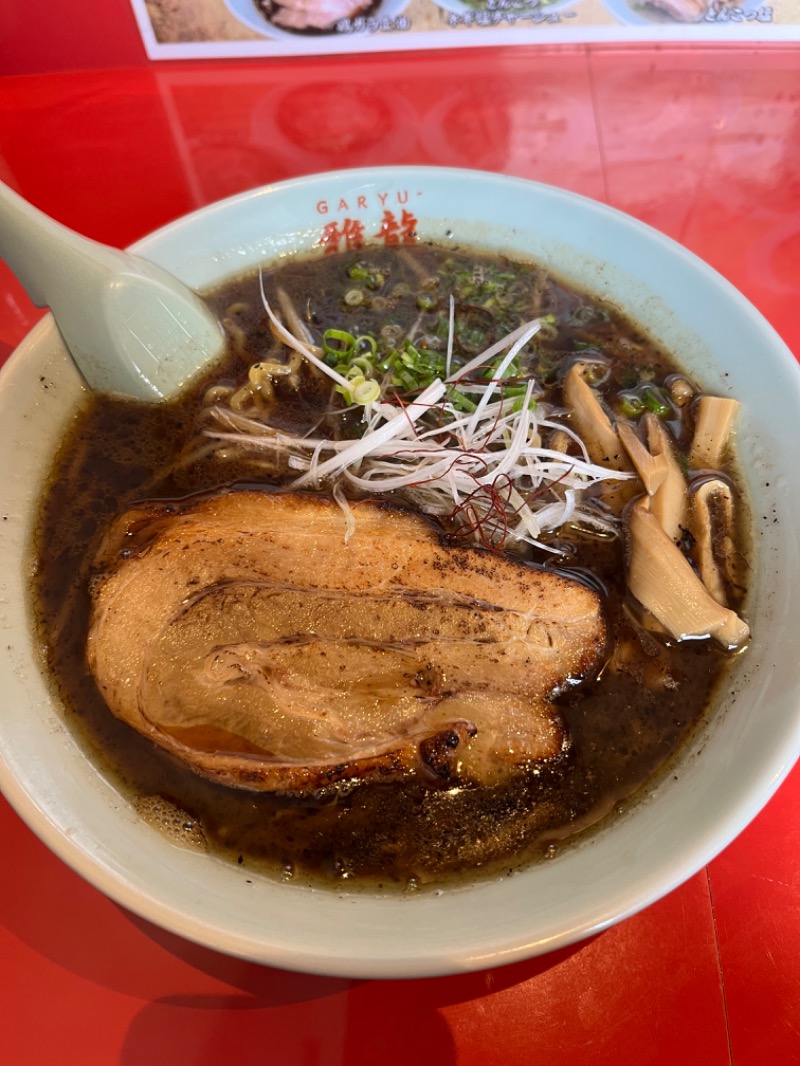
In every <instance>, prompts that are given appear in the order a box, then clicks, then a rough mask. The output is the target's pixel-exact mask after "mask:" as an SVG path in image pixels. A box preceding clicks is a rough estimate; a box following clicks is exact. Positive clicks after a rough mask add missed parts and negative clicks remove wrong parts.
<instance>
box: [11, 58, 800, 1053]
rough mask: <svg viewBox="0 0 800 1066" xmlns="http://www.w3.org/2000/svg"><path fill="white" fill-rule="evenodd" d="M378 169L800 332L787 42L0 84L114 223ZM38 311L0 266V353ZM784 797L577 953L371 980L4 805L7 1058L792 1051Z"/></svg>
mask: <svg viewBox="0 0 800 1066" xmlns="http://www.w3.org/2000/svg"><path fill="white" fill-rule="evenodd" d="M395 162H396V163H409V164H410V163H422V164H446V165H455V166H465V167H479V168H482V169H488V170H494V171H498V172H503V173H507V174H513V175H517V176H521V177H527V178H534V179H537V180H540V181H544V182H548V183H551V184H554V185H558V186H562V187H564V188H566V189H571V190H574V191H576V192H579V193H583V194H585V195H588V196H591V197H594V198H596V199H599V200H602V201H604V202H606V203H609V204H611V205H613V206H614V207H617V208H621V209H622V210H624V211H627V212H629V213H631V214H632V215H634V216H636V217H637V218H640V219H642V220H643V221H645V222H648V223H649V224H651V225H652V226H655V227H657V228H658V229H660V230H662V231H663V232H664V233H666V234H668V235H669V236H671V237H674V238H676V239H677V240H678V241H680V242H682V243H683V244H684V245H686V246H687V247H688V248H690V249H691V250H692V251H694V252H696V253H697V254H698V255H700V256H701V257H702V258H704V259H705V260H706V261H707V262H709V263H710V264H711V265H712V266H714V267H715V268H716V269H717V270H719V271H720V272H721V273H722V274H724V275H725V276H726V277H727V278H728V279H729V280H730V281H732V282H733V283H734V284H735V285H736V286H738V288H739V289H740V290H741V291H742V292H743V293H744V294H745V295H746V296H747V297H748V298H749V299H750V300H751V301H752V302H753V303H754V304H755V306H756V307H757V308H759V310H760V311H761V312H763V314H764V315H765V316H766V317H767V319H768V320H769V321H770V322H771V323H772V325H773V326H774V327H775V328H776V330H777V331H778V332H779V333H780V334H781V336H782V337H783V338H784V340H785V341H786V342H787V344H788V345H789V346H790V348H792V350H793V351H795V352H796V353H800V315H798V313H797V306H798V297H800V291H799V290H800V285H799V283H800V47H797V46H774V47H769V48H762V49H753V48H738V47H733V46H725V47H714V48H707V49H706V48H683V47H673V48H655V47H649V46H633V47H627V48H612V47H589V48H583V47H580V48H578V47H574V48H573V47H570V48H558V49H539V48H517V49H474V50H473V49H468V50H466V51H464V52H461V53H456V52H442V53H424V54H413V53H409V54H407V55H402V54H398V55H382V56H379V57H376V58H365V57H360V58H353V57H347V58H330V59H325V60H323V59H296V60H271V61H265V62H252V63H244V64H240V65H236V64H233V63H224V62H215V63H209V64H194V65H156V66H151V67H143V68H141V69H137V70H118V71H113V72H105V73H103V72H84V73H81V72H74V73H60V74H43V75H33V76H28V77H6V78H0V179H2V180H4V181H6V182H7V183H8V184H10V185H12V186H13V187H14V188H16V189H17V190H18V191H20V192H21V193H22V194H23V195H24V196H26V197H27V198H28V199H29V200H31V201H32V202H33V203H35V204H36V205H37V206H39V207H41V208H42V209H44V210H45V211H47V212H48V213H50V214H51V215H53V216H54V217H56V218H57V219H59V220H60V221H62V222H65V223H67V224H68V225H70V226H73V227H74V228H76V229H78V230H80V231H82V232H84V233H86V234H87V235H89V236H92V237H95V238H97V239H100V240H103V241H106V242H108V243H110V244H117V245H125V244H128V243H129V242H131V241H133V240H135V239H136V238H138V237H140V236H142V235H143V234H145V233H147V232H148V231H150V230H152V229H154V228H156V227H157V226H160V225H162V224H163V223H165V222H168V221H169V220H170V219H172V218H174V217H176V216H178V215H180V214H182V213H184V212H186V211H189V210H192V209H194V208H196V207H198V206H201V205H203V204H206V203H208V202H209V201H212V200H215V199H217V198H219V197H222V196H227V195H229V194H233V193H236V192H239V191H241V190H243V189H247V188H250V187H253V186H256V185H260V184H263V183H268V182H272V181H276V180H279V179H283V178H288V177H293V176H296V175H300V174H306V173H311V172H314V171H318V170H326V169H333V168H340V167H349V166H356V165H369V164H387V163H389V164H390V163H395ZM40 314H41V312H39V311H37V310H35V309H34V308H32V306H31V305H30V303H29V302H28V301H27V299H26V297H25V295H24V293H23V291H22V289H21V287H20V286H19V285H18V284H17V283H16V281H15V279H14V278H13V277H11V276H10V275H9V273H8V272H7V270H5V268H4V267H3V266H2V264H0V358H4V357H5V356H6V355H7V354H8V352H10V351H11V350H12V349H13V347H14V346H15V345H16V344H17V343H18V342H19V340H20V339H21V338H22V337H23V336H24V335H25V333H26V332H27V331H28V329H29V328H30V327H31V325H32V324H33V323H34V322H35V321H36V320H37V319H38V317H39V316H40ZM753 357H754V358H757V357H758V353H753ZM787 446H793V447H796V443H795V442H787ZM799 809H800V769H795V771H794V773H793V774H792V775H790V777H789V779H788V780H787V781H786V782H785V783H784V784H783V786H782V787H781V788H780V790H779V791H778V793H777V795H776V796H775V797H774V799H773V800H772V801H771V802H770V804H769V805H768V806H767V808H766V809H765V810H764V811H763V812H762V813H761V814H760V815H759V817H758V818H757V819H756V820H755V822H754V823H753V824H752V825H751V826H750V827H749V828H748V829H747V830H746V831H745V832H744V833H742V835H741V836H740V837H739V839H737V840H736V841H735V842H734V843H733V844H732V845H731V846H730V847H729V848H728V849H727V850H726V851H725V852H724V853H723V854H722V855H721V856H719V857H718V858H717V859H716V860H715V861H714V862H712V863H711V864H710V866H709V867H708V868H706V869H705V870H703V871H702V872H701V873H699V874H697V875H696V876H695V877H693V878H692V879H691V880H690V881H689V882H688V883H686V884H685V885H683V886H682V887H681V888H679V889H678V890H676V891H675V892H673V893H672V894H671V895H669V896H667V897H666V898H665V899H663V900H661V901H660V902H658V903H656V904H655V905H653V906H651V907H650V908H648V909H647V910H646V911H644V912H643V913H641V914H639V915H637V916H635V917H633V918H631V919H629V920H627V921H625V922H623V923H621V924H619V925H617V926H616V927H615V928H612V929H610V930H608V931H607V932H605V933H603V934H602V935H600V936H598V937H595V938H594V939H592V940H589V941H587V942H584V943H581V944H578V945H576V946H574V947H573V948H571V949H569V950H564V951H560V952H558V953H556V954H553V955H550V956H545V957H542V958H539V959H534V960H531V961H529V962H523V963H518V964H515V965H513V966H510V967H507V968H504V969H494V970H487V971H485V972H482V973H476V974H469V975H463V976H456V977H450V978H437V979H428V980H419V981H406V982H399V981H396V982H369V981H351V980H333V979H328V978H321V977H313V976H304V975H300V974H292V973H284V972H280V971H277V970H271V969H269V968H266V967H259V966H256V965H252V964H248V963H245V962H241V961H237V960H234V959H230V958H227V957H225V956H222V955H217V954H215V953H214V952H212V951H208V950H206V949H203V948H199V947H196V946H193V945H190V944H188V943H185V942H183V941H181V940H179V939H178V938H176V937H174V936H172V935H169V934H166V933H164V932H162V931H160V930H158V929H156V928H155V927H153V926H150V925H148V924H147V923H146V922H144V921H141V920H139V919H137V918H134V917H132V916H131V915H130V914H128V913H126V912H125V911H123V910H122V909H120V908H119V907H117V906H116V905H115V904H113V903H111V902H110V901H109V900H107V899H106V898H105V897H103V896H102V895H100V894H99V893H98V892H97V891H95V890H94V889H93V888H92V887H90V886H89V885H88V884H86V883H85V882H84V881H82V880H81V879H80V878H79V877H78V876H77V875H76V874H74V873H73V872H72V871H71V870H69V869H68V868H67V867H65V866H64V865H62V863H61V862H60V861H59V860H57V859H56V858H55V857H53V856H52V855H51V854H50V853H49V852H48V851H47V850H46V849H45V848H44V846H43V845H42V844H40V843H39V841H38V840H37V839H36V838H35V837H34V836H33V835H32V834H31V832H30V831H29V830H28V829H27V827H26V826H25V825H23V823H22V822H21V821H20V820H19V819H18V818H17V816H16V815H15V814H14V812H13V811H12V810H11V809H10V808H9V807H8V805H7V804H5V802H4V801H2V800H0V833H2V838H1V839H2V855H3V859H2V875H1V876H0V1063H2V1064H3V1066H39V1064H44V1063H51V1062H58V1063H62V1064H72V1063H75V1064H80V1066H107V1064H110V1063H121V1064H123V1066H160V1064H161V1063H170V1064H178V1066H182V1064H198V1066H205V1064H212V1063H221V1062H226V1063H228V1062H230V1063H234V1064H236V1066H249V1064H251V1063H252V1064H256V1063H258V1064H259V1066H263V1064H269V1066H272V1064H277V1066H340V1064H341V1066H344V1064H347V1066H358V1064H361V1063H363V1064H370V1066H372V1064H376V1063H382V1064H394V1063H397V1064H399V1063H403V1064H405V1063H412V1062H413V1063H416V1064H420V1066H425V1064H427V1063H436V1064H437V1066H449V1064H455V1063H457V1064H459V1066H472V1064H475V1066H494V1064H497V1066H515V1064H523V1063H524V1064H528V1063H537V1062H541V1063H546V1064H548V1066H572V1064H584V1063H587V1064H603V1066H605V1064H608V1066H612V1064H613V1066H666V1064H672V1063H678V1062H680V1063H687V1064H690V1066H694V1064H698V1066H700V1064H702V1066H723V1064H726V1066H727V1064H731V1063H732V1064H735V1066H764V1064H772V1066H786V1064H791V1063H800V815H799V814H798V810H799Z"/></svg>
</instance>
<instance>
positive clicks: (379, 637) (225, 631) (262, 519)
mask: <svg viewBox="0 0 800 1066" xmlns="http://www.w3.org/2000/svg"><path fill="white" fill-rule="evenodd" d="M351 506H352V513H353V516H354V518H355V522H356V528H355V533H354V534H353V535H352V536H351V537H350V538H349V539H348V540H347V542H345V530H346V523H345V516H344V514H343V512H342V510H341V509H340V508H339V507H338V506H337V505H336V504H335V503H333V502H331V501H329V500H326V499H324V498H322V497H316V496H304V495H297V494H280V493H270V492H259V491H249V490H248V491H237V492H225V493H220V494H217V495H213V496H206V497H201V498H197V499H195V500H194V501H192V502H189V503H186V504H182V505H177V506H176V505H168V504H154V505H152V506H146V507H140V508H136V509H133V510H131V511H128V512H127V513H125V514H123V515H122V516H121V517H119V518H118V519H117V520H116V522H115V523H114V524H113V526H112V527H111V529H110V530H109V532H108V533H107V535H106V537H105V539H104V542H103V544H102V546H101V550H100V553H99V555H98V559H97V564H98V574H97V576H96V578H95V579H94V582H93V586H92V600H93V605H92V616H91V624H90V631H89V637H88V649H87V650H88V659H89V664H90V667H91V669H92V672H93V674H94V676H95V679H96V681H97V684H98V686H99V688H100V691H101V692H102V694H103V696H104V698H105V700H106V702H107V704H108V706H109V708H110V709H111V711H112V712H113V713H114V714H115V715H117V716H118V717H119V718H121V719H123V720H124V721H126V722H127V723H129V724H130V725H131V726H133V728H134V729H136V730H138V731H139V732H140V733H142V734H144V735H146V736H148V737H150V738H151V739H152V740H153V741H155V743H156V744H158V745H160V746H161V747H163V748H165V749H167V750H168V751H170V752H172V753H173V754H174V755H175V756H177V757H178V758H180V759H182V760H183V761H184V762H186V763H187V764H188V765H189V766H191V767H192V768H193V769H194V770H195V771H197V772H198V773H200V774H203V775H205V776H207V777H209V778H212V779H214V780H217V781H219V782H221V783H223V784H226V785H232V786H237V787H241V788H248V789H254V790H265V791H266V790H269V791H282V792H292V791H311V790H316V789H320V788H324V787H326V786H327V785H330V784H332V783H334V782H336V781H341V780H345V779H353V778H356V779H358V778H368V777H369V778H373V779H374V778H381V777H384V778H385V777H390V776H392V775H404V774H411V773H420V774H422V775H423V776H424V777H425V778H427V779H428V780H430V782H431V783H438V784H447V783H450V782H454V781H465V782H483V783H493V782H497V781H499V780H502V778H503V776H504V775H507V774H508V773H509V771H511V770H513V769H514V768H515V767H518V766H520V765H522V764H526V763H529V762H530V761H531V760H541V759H550V758H554V757H557V756H558V755H560V754H561V753H562V752H563V751H564V750H565V748H566V744H567V741H566V737H565V735H564V731H563V728H562V725H561V723H560V719H559V717H558V715H557V713H556V711H555V708H554V706H553V704H552V702H551V701H552V697H553V696H554V695H555V694H557V693H558V692H560V691H562V690H563V689H564V687H565V686H566V685H568V684H571V683H575V682H577V681H579V680H581V679H582V678H584V677H586V676H587V675H591V674H592V673H593V672H594V671H596V670H597V668H598V666H599V664H600V660H601V657H602V655H603V651H604V648H605V643H606V629H605V621H604V617H603V612H602V608H601V604H600V602H599V597H598V596H597V594H596V593H595V592H594V591H592V590H591V589H589V588H587V587H585V586H584V585H582V584H580V583H578V582H575V581H571V580H570V579H568V578H566V577H563V576H560V575H558V574H555V573H552V572H549V571H544V570H540V569H534V568H532V567H529V566H527V565H525V564H523V563H520V562H515V561H513V560H511V559H509V558H506V557H502V556H498V555H495V554H492V553H489V552H486V551H484V550H481V549H478V548H463V547H452V546H449V545H447V544H445V543H443V541H442V539H441V537H440V535H439V534H438V532H437V530H436V529H435V527H434V526H433V525H432V524H430V523H429V522H428V521H427V520H425V519H424V518H422V517H421V516H419V515H416V514H413V513H410V512H407V511H403V510H399V509H396V508H392V507H388V506H386V505H382V504H376V503H373V502H369V501H363V502H357V503H353V504H352V505H351Z"/></svg>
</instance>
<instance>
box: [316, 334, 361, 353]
mask: <svg viewBox="0 0 800 1066" xmlns="http://www.w3.org/2000/svg"><path fill="white" fill-rule="evenodd" d="M355 346H356V339H355V337H354V336H353V334H352V333H348V332H347V330H344V329H326V330H325V332H324V333H323V334H322V350H323V351H324V352H325V355H329V356H336V358H337V359H340V358H341V357H342V356H344V357H345V359H346V358H347V357H348V356H349V355H351V354H352V352H353V350H354V349H355Z"/></svg>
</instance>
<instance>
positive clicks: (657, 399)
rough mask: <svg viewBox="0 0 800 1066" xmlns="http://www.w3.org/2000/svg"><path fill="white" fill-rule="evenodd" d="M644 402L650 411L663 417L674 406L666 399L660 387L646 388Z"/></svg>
mask: <svg viewBox="0 0 800 1066" xmlns="http://www.w3.org/2000/svg"><path fill="white" fill-rule="evenodd" d="M642 404H643V405H644V406H645V407H646V408H647V410H648V411H652V412H653V413H654V414H657V415H659V416H661V417H663V416H664V415H668V414H669V413H670V412H671V411H672V408H671V407H670V405H669V404H668V403H667V401H666V400H665V399H664V397H663V395H662V393H661V391H660V390H659V389H654V388H648V389H645V390H644V392H643V393H642Z"/></svg>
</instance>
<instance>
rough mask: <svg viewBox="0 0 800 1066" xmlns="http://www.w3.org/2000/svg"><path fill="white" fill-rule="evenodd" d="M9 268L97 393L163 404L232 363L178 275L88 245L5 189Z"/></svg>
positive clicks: (0, 252)
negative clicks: (223, 358) (219, 362)
mask: <svg viewBox="0 0 800 1066" xmlns="http://www.w3.org/2000/svg"><path fill="white" fill-rule="evenodd" d="M0 258H2V259H4V260H5V261H6V263H7V264H8V266H9V267H10V268H11V269H12V270H13V271H14V273H15V274H16V275H17V277H18V278H19V280H20V281H21V282H22V284H23V285H24V287H25V291H26V292H27V293H28V296H29V297H30V299H31V300H32V301H33V303H34V304H36V306H37V307H49V308H50V309H51V311H52V312H53V316H54V318H55V320H56V325H57V326H58V330H59V332H60V334H61V337H62V339H63V340H64V343H65V344H66V346H67V349H68V351H69V353H70V355H71V356H72V358H73V359H74V361H75V363H76V364H77V366H78V369H79V370H80V372H81V374H82V375H83V377H84V379H85V381H86V383H87V385H89V387H90V388H91V389H93V390H94V391H96V392H106V393H117V394H120V395H123V396H130V397H133V398H135V399H138V400H150V401H158V400H162V399H165V398H166V397H168V396H171V395H173V394H175V393H177V392H179V391H180V390H181V389H182V388H183V386H184V385H186V384H187V382H189V381H190V380H191V379H192V378H193V377H194V376H195V375H196V374H197V373H198V372H199V371H200V370H201V369H202V368H203V367H204V366H207V365H208V364H209V363H210V362H211V361H213V360H214V359H216V358H218V357H219V356H220V355H221V354H222V350H223V347H224V338H223V333H222V329H221V327H220V324H219V322H218V321H217V319H216V318H215V316H214V315H213V314H212V312H211V310H210V309H209V308H208V306H207V305H206V304H205V303H204V301H203V300H202V299H201V298H200V297H199V296H198V295H197V293H195V292H194V291H193V290H192V289H190V288H189V287H188V286H186V285H184V284H183V282H181V281H179V280H178V279H177V278H176V277H175V276H174V275H172V274H170V273H168V272H167V271H166V270H164V269H162V268H161V267H158V266H156V265H155V264H154V263H150V262H148V261H147V260H146V259H143V258H142V257H141V256H137V255H132V254H130V253H129V252H123V251H120V250H119V249H118V248H109V247H108V246H107V245H104V244H100V243H98V242H97V241H92V240H89V239H88V238H86V237H82V236H80V234H78V233H75V232H74V231H73V230H71V229H69V228H68V227H66V226H63V225H61V224H60V223H59V222H55V221H54V220H53V219H51V218H49V217H48V216H47V215H45V214H43V213H42V212H41V211H39V210H38V209H37V208H35V207H33V206H32V205H31V204H29V203H28V202H27V201H26V200H24V199H23V198H22V197H21V196H18V195H17V193H15V192H13V191H12V190H11V189H9V188H8V186H6V185H3V184H2V183H0Z"/></svg>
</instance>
